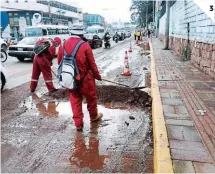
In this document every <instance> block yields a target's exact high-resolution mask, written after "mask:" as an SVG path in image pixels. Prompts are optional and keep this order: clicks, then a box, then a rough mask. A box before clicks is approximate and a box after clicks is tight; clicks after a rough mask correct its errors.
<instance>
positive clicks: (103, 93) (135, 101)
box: [97, 86, 152, 108]
mask: <svg viewBox="0 0 215 174" xmlns="http://www.w3.org/2000/svg"><path fill="white" fill-rule="evenodd" d="M97 96H98V101H99V102H101V103H122V104H126V105H127V104H128V105H135V106H137V107H140V108H142V107H150V106H151V102H152V100H151V97H150V96H149V95H148V94H147V93H146V92H144V91H141V90H138V89H131V88H126V87H118V86H97Z"/></svg>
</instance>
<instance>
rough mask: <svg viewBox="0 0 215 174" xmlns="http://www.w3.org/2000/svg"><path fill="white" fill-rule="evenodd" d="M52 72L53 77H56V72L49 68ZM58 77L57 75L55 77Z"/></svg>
mask: <svg viewBox="0 0 215 174" xmlns="http://www.w3.org/2000/svg"><path fill="white" fill-rule="evenodd" d="M51 71H52V73H53V74H54V75H55V77H57V74H56V73H55V72H54V71H53V70H52V69H51ZM57 79H58V77H57Z"/></svg>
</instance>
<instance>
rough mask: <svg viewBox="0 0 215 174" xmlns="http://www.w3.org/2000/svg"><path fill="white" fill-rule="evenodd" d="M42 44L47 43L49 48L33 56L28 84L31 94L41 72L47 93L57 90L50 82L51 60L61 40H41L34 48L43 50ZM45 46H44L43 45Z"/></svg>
mask: <svg viewBox="0 0 215 174" xmlns="http://www.w3.org/2000/svg"><path fill="white" fill-rule="evenodd" d="M44 43H49V45H50V46H49V47H48V48H47V49H46V50H45V51H43V52H42V53H41V54H39V55H37V54H35V56H34V62H33V70H32V77H31V84H30V90H31V92H34V91H35V90H36V88H37V84H38V80H39V77H40V74H41V72H42V74H43V78H44V80H45V84H46V87H47V89H48V91H49V92H54V91H56V90H57V89H56V88H55V87H54V85H53V82H52V71H51V66H52V60H53V58H54V57H55V53H56V52H55V49H56V47H57V46H58V45H60V43H61V39H60V38H58V37H56V38H55V39H54V40H51V39H41V40H39V41H37V42H36V44H35V47H36V46H40V45H41V46H40V49H42V48H43V45H42V44H44ZM44 45H45V44H44Z"/></svg>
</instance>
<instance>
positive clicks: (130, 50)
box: [128, 41, 132, 52]
mask: <svg viewBox="0 0 215 174" xmlns="http://www.w3.org/2000/svg"><path fill="white" fill-rule="evenodd" d="M128 52H132V48H131V41H130V48H129V50H128Z"/></svg>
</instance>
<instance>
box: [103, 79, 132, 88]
mask: <svg viewBox="0 0 215 174" xmlns="http://www.w3.org/2000/svg"><path fill="white" fill-rule="evenodd" d="M102 80H103V81H106V82H110V83H114V84H117V85H120V86H124V87H129V86H128V85H124V84H121V83H118V82H114V81H111V80H107V79H102Z"/></svg>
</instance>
